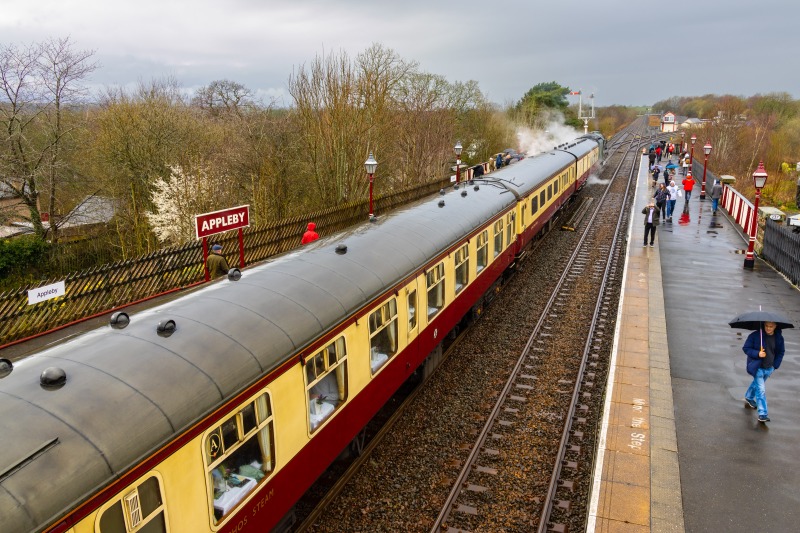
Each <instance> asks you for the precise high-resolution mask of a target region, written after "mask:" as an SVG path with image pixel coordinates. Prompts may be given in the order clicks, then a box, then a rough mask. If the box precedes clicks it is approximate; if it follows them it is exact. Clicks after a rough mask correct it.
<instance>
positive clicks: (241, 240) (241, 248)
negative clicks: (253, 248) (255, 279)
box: [239, 228, 244, 268]
mask: <svg viewBox="0 0 800 533" xmlns="http://www.w3.org/2000/svg"><path fill="white" fill-rule="evenodd" d="M239 268H244V230H242V228H239Z"/></svg>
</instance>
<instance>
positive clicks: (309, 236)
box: [300, 222, 319, 244]
mask: <svg viewBox="0 0 800 533" xmlns="http://www.w3.org/2000/svg"><path fill="white" fill-rule="evenodd" d="M316 229H317V225H316V224H314V223H313V222H309V223H308V226H306V232H305V233H303V238H302V239H301V240H300V244H308V243H310V242H314V241H316V240H317V239H319V234H318V233H317V232H316V231H314V230H316Z"/></svg>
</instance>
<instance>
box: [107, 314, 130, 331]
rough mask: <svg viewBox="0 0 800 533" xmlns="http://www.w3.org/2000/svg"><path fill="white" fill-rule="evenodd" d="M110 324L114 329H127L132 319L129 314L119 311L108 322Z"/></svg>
mask: <svg viewBox="0 0 800 533" xmlns="http://www.w3.org/2000/svg"><path fill="white" fill-rule="evenodd" d="M108 323H109V324H110V325H111V327H112V328H114V329H125V328H126V327H127V326H128V324H130V323H131V318H130V317H129V316H128V313H124V312H122V311H117V312H116V313H114V314H113V315H111V318H110V319H109V320H108Z"/></svg>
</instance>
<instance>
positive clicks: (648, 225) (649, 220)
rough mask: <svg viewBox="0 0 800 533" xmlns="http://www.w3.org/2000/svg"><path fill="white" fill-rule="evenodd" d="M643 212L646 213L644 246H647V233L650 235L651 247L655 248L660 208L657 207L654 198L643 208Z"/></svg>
mask: <svg viewBox="0 0 800 533" xmlns="http://www.w3.org/2000/svg"><path fill="white" fill-rule="evenodd" d="M642 214H643V215H644V244H642V246H647V235H648V234H649V235H650V248H653V247H654V246H655V245H654V244H653V243H654V242H655V239H656V226H658V216H659V210H658V207H656V204H655V202H654V201H653V200H650V203H649V204H647V206H646V207H645V208H644V209H642Z"/></svg>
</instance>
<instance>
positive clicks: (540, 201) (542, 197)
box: [539, 191, 547, 207]
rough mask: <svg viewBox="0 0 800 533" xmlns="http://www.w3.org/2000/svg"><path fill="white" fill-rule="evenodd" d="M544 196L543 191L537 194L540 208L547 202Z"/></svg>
mask: <svg viewBox="0 0 800 533" xmlns="http://www.w3.org/2000/svg"><path fill="white" fill-rule="evenodd" d="M544 194H545V193H544V191H542V192H540V193H539V205H541V206H542V207H544V204H545V202H546V201H547V199H546V198H545V196H544Z"/></svg>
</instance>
